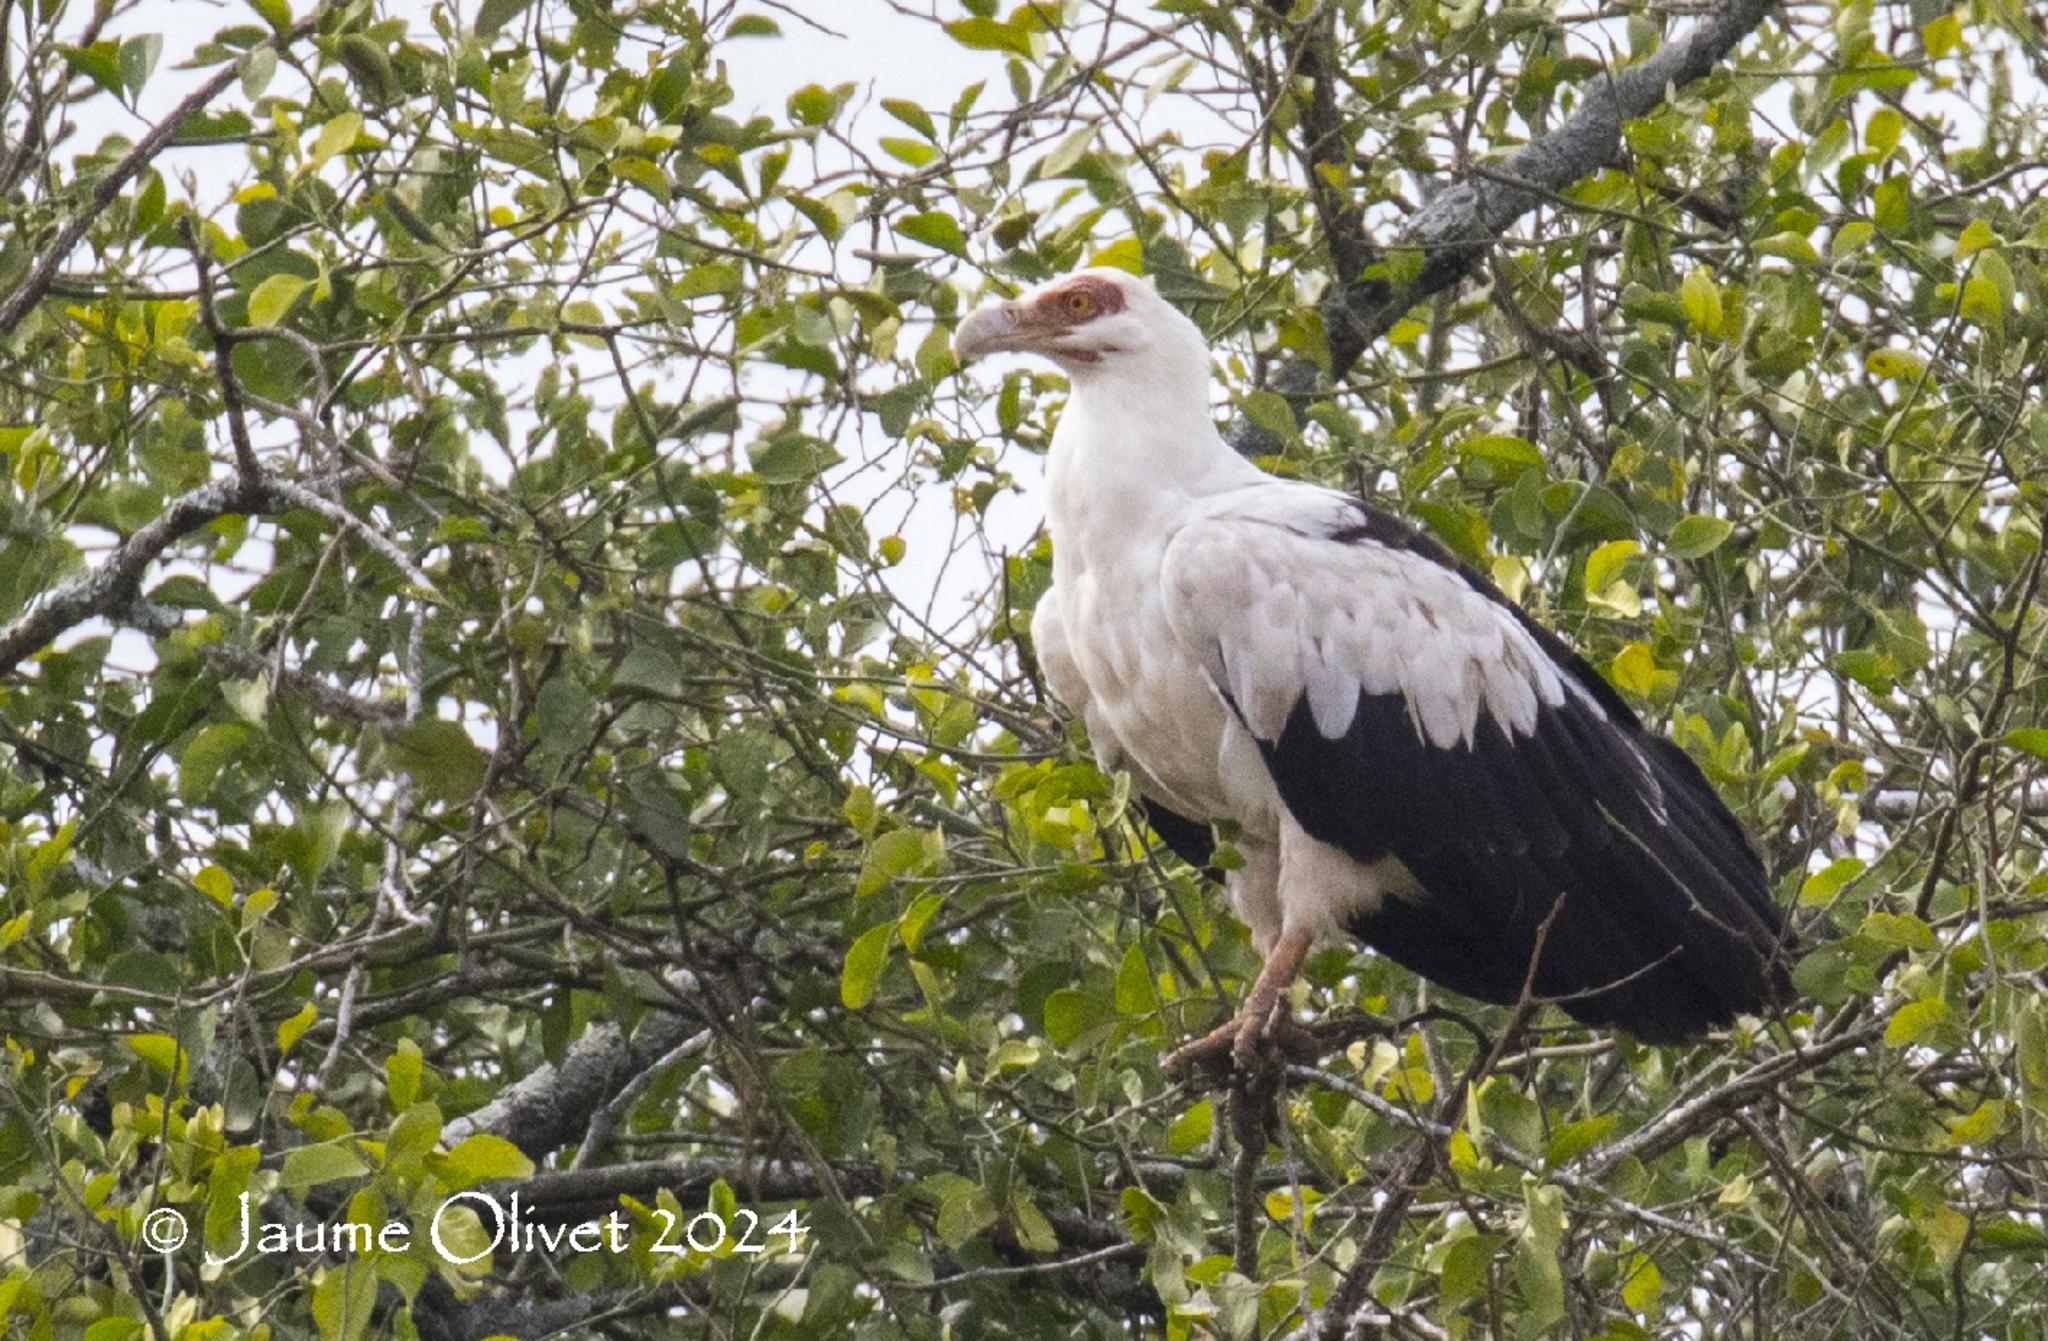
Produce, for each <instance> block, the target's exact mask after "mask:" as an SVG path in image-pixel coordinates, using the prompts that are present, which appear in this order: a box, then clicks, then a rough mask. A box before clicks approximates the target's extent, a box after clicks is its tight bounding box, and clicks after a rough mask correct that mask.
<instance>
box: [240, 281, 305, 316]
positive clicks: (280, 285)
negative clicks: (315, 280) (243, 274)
mask: <svg viewBox="0 0 2048 1341" xmlns="http://www.w3.org/2000/svg"><path fill="white" fill-rule="evenodd" d="M311 287H312V281H311V280H307V279H301V278H300V277H299V276H297V275H290V274H276V275H272V276H271V277H270V278H268V279H266V280H264V281H263V282H262V283H261V284H258V285H257V286H256V291H255V292H254V293H252V294H250V295H249V324H250V325H251V326H275V325H277V324H278V323H279V322H281V321H283V320H284V318H285V314H286V313H287V312H290V311H291V310H292V305H293V304H294V303H296V302H298V301H299V295H300V294H302V293H304V292H305V291H306V290H307V289H309V288H311Z"/></svg>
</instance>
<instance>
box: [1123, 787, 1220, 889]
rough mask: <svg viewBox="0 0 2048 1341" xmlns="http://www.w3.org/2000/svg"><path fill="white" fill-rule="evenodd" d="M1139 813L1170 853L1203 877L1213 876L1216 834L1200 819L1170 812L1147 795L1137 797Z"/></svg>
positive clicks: (1173, 811)
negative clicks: (1210, 867)
mask: <svg viewBox="0 0 2048 1341" xmlns="http://www.w3.org/2000/svg"><path fill="white" fill-rule="evenodd" d="M1138 810H1139V812H1140V813H1141V814H1143V815H1144V817H1145V822H1146V823H1147V824H1149V825H1151V826H1152V832H1153V833H1156V834H1158V835H1159V839H1160V841H1161V842H1163V843H1165V844H1166V846H1167V847H1168V848H1170V849H1172V851H1173V854H1174V855H1175V856H1176V857H1179V858H1180V859H1181V860H1182V861H1184V862H1186V863H1187V864H1188V865H1190V866H1192V867H1194V868H1195V869H1196V870H1198V871H1201V872H1202V873H1203V874H1205V875H1209V876H1212V877H1213V876H1215V875H1216V872H1214V871H1211V870H1210V869H1209V862H1210V860H1211V859H1213V858H1214V857H1215V855H1216V831H1215V830H1214V829H1211V828H1210V827H1209V826H1208V825H1207V824H1204V823H1203V822H1202V821H1200V820H1193V819H1189V818H1188V817H1187V816H1186V815H1183V814H1181V813H1179V812H1178V811H1175V810H1169V809H1167V808H1166V807H1165V806H1163V805H1161V804H1160V803H1159V802H1157V801H1155V800H1153V799H1152V798H1151V797H1149V796H1140V797H1138Z"/></svg>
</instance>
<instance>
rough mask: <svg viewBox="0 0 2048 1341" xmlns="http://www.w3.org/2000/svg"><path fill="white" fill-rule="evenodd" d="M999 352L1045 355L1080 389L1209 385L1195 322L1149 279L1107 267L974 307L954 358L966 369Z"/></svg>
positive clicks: (1204, 347) (958, 333)
mask: <svg viewBox="0 0 2048 1341" xmlns="http://www.w3.org/2000/svg"><path fill="white" fill-rule="evenodd" d="M1004 350H1014V351H1018V352H1022V353H1031V354H1043V355H1044V356H1045V357H1047V358H1049V359H1051V360H1052V361H1053V362H1054V363H1057V364H1059V365H1060V367H1061V368H1062V369H1064V370H1065V371H1066V373H1067V375H1068V376H1069V377H1072V378H1074V379H1075V381H1076V382H1077V383H1079V382H1082V381H1095V380H1097V379H1098V378H1107V377H1112V376H1115V377H1116V378H1117V380H1122V379H1123V378H1124V377H1128V376H1132V375H1136V376H1139V377H1145V378H1150V379H1153V380H1163V379H1168V378H1170V379H1171V380H1173V381H1184V380H1186V379H1187V378H1188V377H1189V376H1193V377H1194V378H1196V379H1197V380H1198V381H1202V382H1206V380H1207V378H1208V374H1209V347H1208V344H1207V342H1206V341H1204V340H1203V339H1202V333H1201V331H1200V330H1199V329H1198V328H1197V327H1196V326H1195V323H1194V322H1192V321H1189V320H1188V319H1187V318H1186V317H1184V316H1182V315H1181V314H1180V312H1179V311H1177V310H1176V309H1175V308H1174V306H1173V305H1172V304H1171V303H1169V302H1167V301H1166V300H1165V299H1164V298H1161V297H1160V296H1159V291H1158V290H1157V289H1156V288H1154V287H1153V285H1152V281H1151V280H1149V279H1140V278H1138V277H1137V276H1135V275H1132V274H1130V273H1128V272H1126V271H1122V270H1115V269H1111V268H1109V267H1106V266H1094V267H1091V268H1089V269H1086V270H1076V271H1075V272H1074V273H1073V274H1071V275H1067V276H1064V277H1062V278H1060V279H1056V280H1053V281H1052V282H1050V283H1048V284H1042V285H1040V286H1039V287H1038V288H1036V289H1033V290H1032V291H1031V292H1029V293H1027V294H1025V295H1023V296H1022V297H1020V298H1015V299H1012V300H1011V301H1009V302H999V303H989V304H987V305H986V306H983V307H978V308H976V309H975V310H974V311H972V312H970V313H968V314H967V315H966V316H965V317H964V318H962V319H961V322H960V325H959V326H958V328H956V329H955V330H954V332H953V357H954V358H956V359H958V360H959V361H960V362H961V363H963V364H964V363H966V362H968V361H969V360H970V359H974V358H978V357H980V356H981V355H983V354H993V353H997V352H999V351H1004Z"/></svg>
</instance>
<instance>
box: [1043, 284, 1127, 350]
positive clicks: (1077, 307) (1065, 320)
mask: <svg viewBox="0 0 2048 1341" xmlns="http://www.w3.org/2000/svg"><path fill="white" fill-rule="evenodd" d="M1123 310H1124V295H1123V290H1121V289H1119V288H1118V287H1117V286H1116V285H1114V284H1112V283H1111V282H1110V281H1108V280H1106V279H1103V278H1102V277H1101V276H1099V275H1076V276H1075V277H1074V278H1072V279H1070V280H1068V281H1067V282H1066V283H1064V284H1062V285H1060V286H1059V287H1058V288H1054V289H1048V290H1046V291H1045V292H1044V293H1042V294H1040V295H1039V296H1038V298H1037V300H1036V301H1034V302H1033V303H1032V304H1031V319H1032V321H1033V323H1034V324H1037V325H1042V326H1044V327H1046V328H1047V329H1049V330H1054V331H1070V330H1073V329H1074V328H1075V327H1077V326H1082V325H1085V324H1087V323H1088V322H1091V321H1093V320H1095V318H1097V317H1100V316H1106V315H1108V314H1109V313H1112V312H1121V311H1123ZM1065 353H1066V356H1067V357H1069V358H1080V359H1085V360H1086V361H1087V362H1089V363H1094V362H1096V361H1097V359H1098V358H1099V357H1100V356H1099V355H1097V354H1095V353H1092V352H1088V351H1083V350H1069V351H1065Z"/></svg>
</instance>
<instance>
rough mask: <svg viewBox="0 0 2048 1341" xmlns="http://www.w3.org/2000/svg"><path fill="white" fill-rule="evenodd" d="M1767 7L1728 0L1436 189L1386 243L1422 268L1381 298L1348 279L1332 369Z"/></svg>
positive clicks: (1721, 50)
mask: <svg viewBox="0 0 2048 1341" xmlns="http://www.w3.org/2000/svg"><path fill="white" fill-rule="evenodd" d="M1772 8H1773V0H1729V3H1728V4H1727V5H1726V6H1725V7H1724V8H1723V9H1722V10H1721V12H1720V13H1718V14H1716V15H1714V16H1713V17H1712V18H1710V19H1708V20H1706V21H1705V22H1703V23H1700V24H1698V25H1696V26H1695V27H1693V28H1692V29H1691V30H1690V31H1688V32H1687V33H1686V34H1685V35H1684V36H1682V37H1679V38H1677V39H1676V40H1674V41H1671V42H1668V43H1666V44H1665V45H1664V46H1663V47H1661V48H1659V49H1658V50H1657V52H1656V53H1655V54H1654V55H1652V56H1651V57H1650V58H1649V59H1648V60H1646V61H1643V62H1642V63H1641V64H1639V65H1632V66H1630V67H1629V68H1627V69H1626V70H1623V71H1622V72H1621V73H1620V74H1617V75H1613V76H1611V77H1609V78H1608V79H1607V81H1606V83H1605V86H1604V87H1602V86H1594V87H1592V88H1588V89H1586V90H1584V92H1583V101H1582V102H1581V103H1580V105H1579V109H1578V111H1576V112H1574V113H1573V114H1572V116H1571V118H1570V119H1569V120H1567V121H1566V122H1565V123H1564V124H1563V125H1561V126H1559V127H1558V128H1557V129H1556V130H1552V131H1548V132H1546V133H1544V134H1542V135H1538V136H1537V137H1536V138H1535V139H1533V140H1531V141H1529V143H1527V144H1525V145H1523V146H1522V147H1521V148H1520V149H1518V150H1516V151H1515V152H1514V153H1513V154H1510V155H1509V156H1508V158H1507V160H1506V162H1504V163H1500V164H1497V165H1493V166H1490V167H1489V168H1487V169H1486V170H1485V171H1483V172H1473V173H1471V174H1470V175H1468V176H1466V177H1465V178H1464V179H1463V180H1461V181H1458V182H1455V183H1453V184H1452V185H1450V186H1449V187H1447V188H1445V189H1444V190H1442V191H1440V192H1438V193H1437V194H1436V195H1435V196H1434V197H1432V198H1431V199H1430V201H1429V203H1428V204H1427V205H1424V206H1423V207H1422V209H1421V210H1419V211H1417V213H1416V215H1415V217H1414V218H1412V219H1410V220H1409V221H1408V226H1407V227H1406V228H1404V229H1403V230H1402V231H1401V235H1400V237H1399V238H1397V239H1396V240H1395V242H1394V246H1395V247H1396V248H1399V249H1417V250H1420V251H1421V252H1422V253H1423V263H1422V273H1421V274H1419V275H1417V276H1416V277H1415V279H1414V280H1413V281H1412V282H1410V283H1408V284H1406V285H1403V286H1402V287H1401V288H1399V289H1396V290H1395V291H1394V292H1393V293H1392V294H1390V295H1386V296H1377V297H1376V296H1375V295H1374V294H1373V292H1372V290H1371V287H1370V286H1365V285H1360V286H1355V287H1356V289H1357V290H1358V291H1359V296H1360V297H1363V298H1364V299H1365V301H1364V302H1362V303H1360V302H1355V301H1353V300H1352V297H1351V295H1350V294H1348V293H1347V295H1346V307H1345V309H1344V311H1343V313H1342V317H1343V324H1342V326H1341V327H1332V329H1331V331H1330V363H1331V367H1332V370H1333V372H1334V373H1335V374H1337V375H1342V373H1343V372H1345V371H1346V370H1348V369H1349V368H1350V367H1351V364H1352V363H1353V362H1354V361H1356V359H1357V358H1358V356H1359V355H1360V354H1362V353H1364V352H1365V347H1366V346H1367V345H1368V344H1370V343H1371V342H1372V341H1374V340H1377V339H1379V338H1380V337H1381V336H1382V335H1385V334H1386V333H1387V332H1388V331H1389V330H1391V329H1392V328H1393V325H1394V323H1395V322H1396V321H1397V320H1399V319H1400V316H1401V314H1402V313H1403V312H1406V311H1407V310H1408V309H1409V308H1411V307H1413V306H1414V305H1415V304H1416V303H1418V302H1420V301H1422V300H1423V299H1424V298H1427V297H1429V296H1430V295H1432V294H1435V293H1437V292H1440V291H1441V290H1444V289H1447V288H1450V287H1451V286H1452V285H1454V284H1456V283H1457V282H1458V281H1459V280H1461V279H1463V278H1464V277H1465V275H1466V273H1467V272H1468V271H1469V270H1470V269H1471V267H1472V265H1473V264H1474V263H1475V262H1477V261H1478V260H1479V259H1480V258H1481V257H1482V256H1484V255H1485V254H1486V250H1487V248H1488V247H1490V246H1491V245H1492V244H1493V242H1494V240H1495V239H1497V238H1498V237H1500V236H1501V234H1503V233H1505V232H1506V231H1507V230H1508V227H1509V225H1511V224H1513V223H1514V221H1515V220H1517V219H1519V218H1521V217H1522V216H1523V215H1524V214H1527V213H1528V212H1529V211H1530V210H1532V209H1534V208H1535V207H1536V205H1537V204H1538V202H1540V201H1541V200H1543V199H1544V198H1545V197H1546V196H1550V195H1555V194H1556V193H1558V192H1560V191H1562V190H1564V189H1565V188H1566V187H1569V186H1571V185H1572V184H1573V183H1574V182H1576V181H1578V180H1579V179H1580V178H1582V177H1585V176H1588V175H1589V174H1591V173H1594V172H1597V171H1599V170H1600V169H1601V168H1604V167H1606V166H1607V165H1608V164H1610V163H1612V162H1613V161H1614V155H1615V151H1616V150H1617V149H1619V148H1620V147H1621V128H1622V125H1623V124H1624V123H1625V122H1628V121H1632V120H1635V119H1636V118H1638V117H1643V116H1648V115H1649V114H1650V113H1651V112H1653V111H1655V110H1656V108H1657V106H1658V104H1660V103H1662V102H1663V101H1664V99H1665V97H1666V95H1667V93H1668V91H1669V90H1671V89H1673V88H1681V87H1683V86H1685V85H1687V84H1690V83H1692V82H1693V81H1695V80H1698V79H1703V78H1705V77H1706V76H1707V75H1709V74H1711V73H1712V72H1713V70H1714V67H1715V66H1716V65H1718V64H1720V62H1721V60H1722V59H1723V58H1724V57H1726V56H1727V55H1728V53H1729V52H1731V51H1733V50H1734V49H1735V47H1736V44H1737V43H1739V42H1741V41H1742V39H1743V38H1745V37H1747V36H1749V34H1750V33H1752V32H1754V31H1755V30H1756V27H1757V25H1758V24H1760V23H1762V22H1763V20H1764V16H1765V15H1766V14H1768V13H1769V12H1770V11H1771V9H1772Z"/></svg>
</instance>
